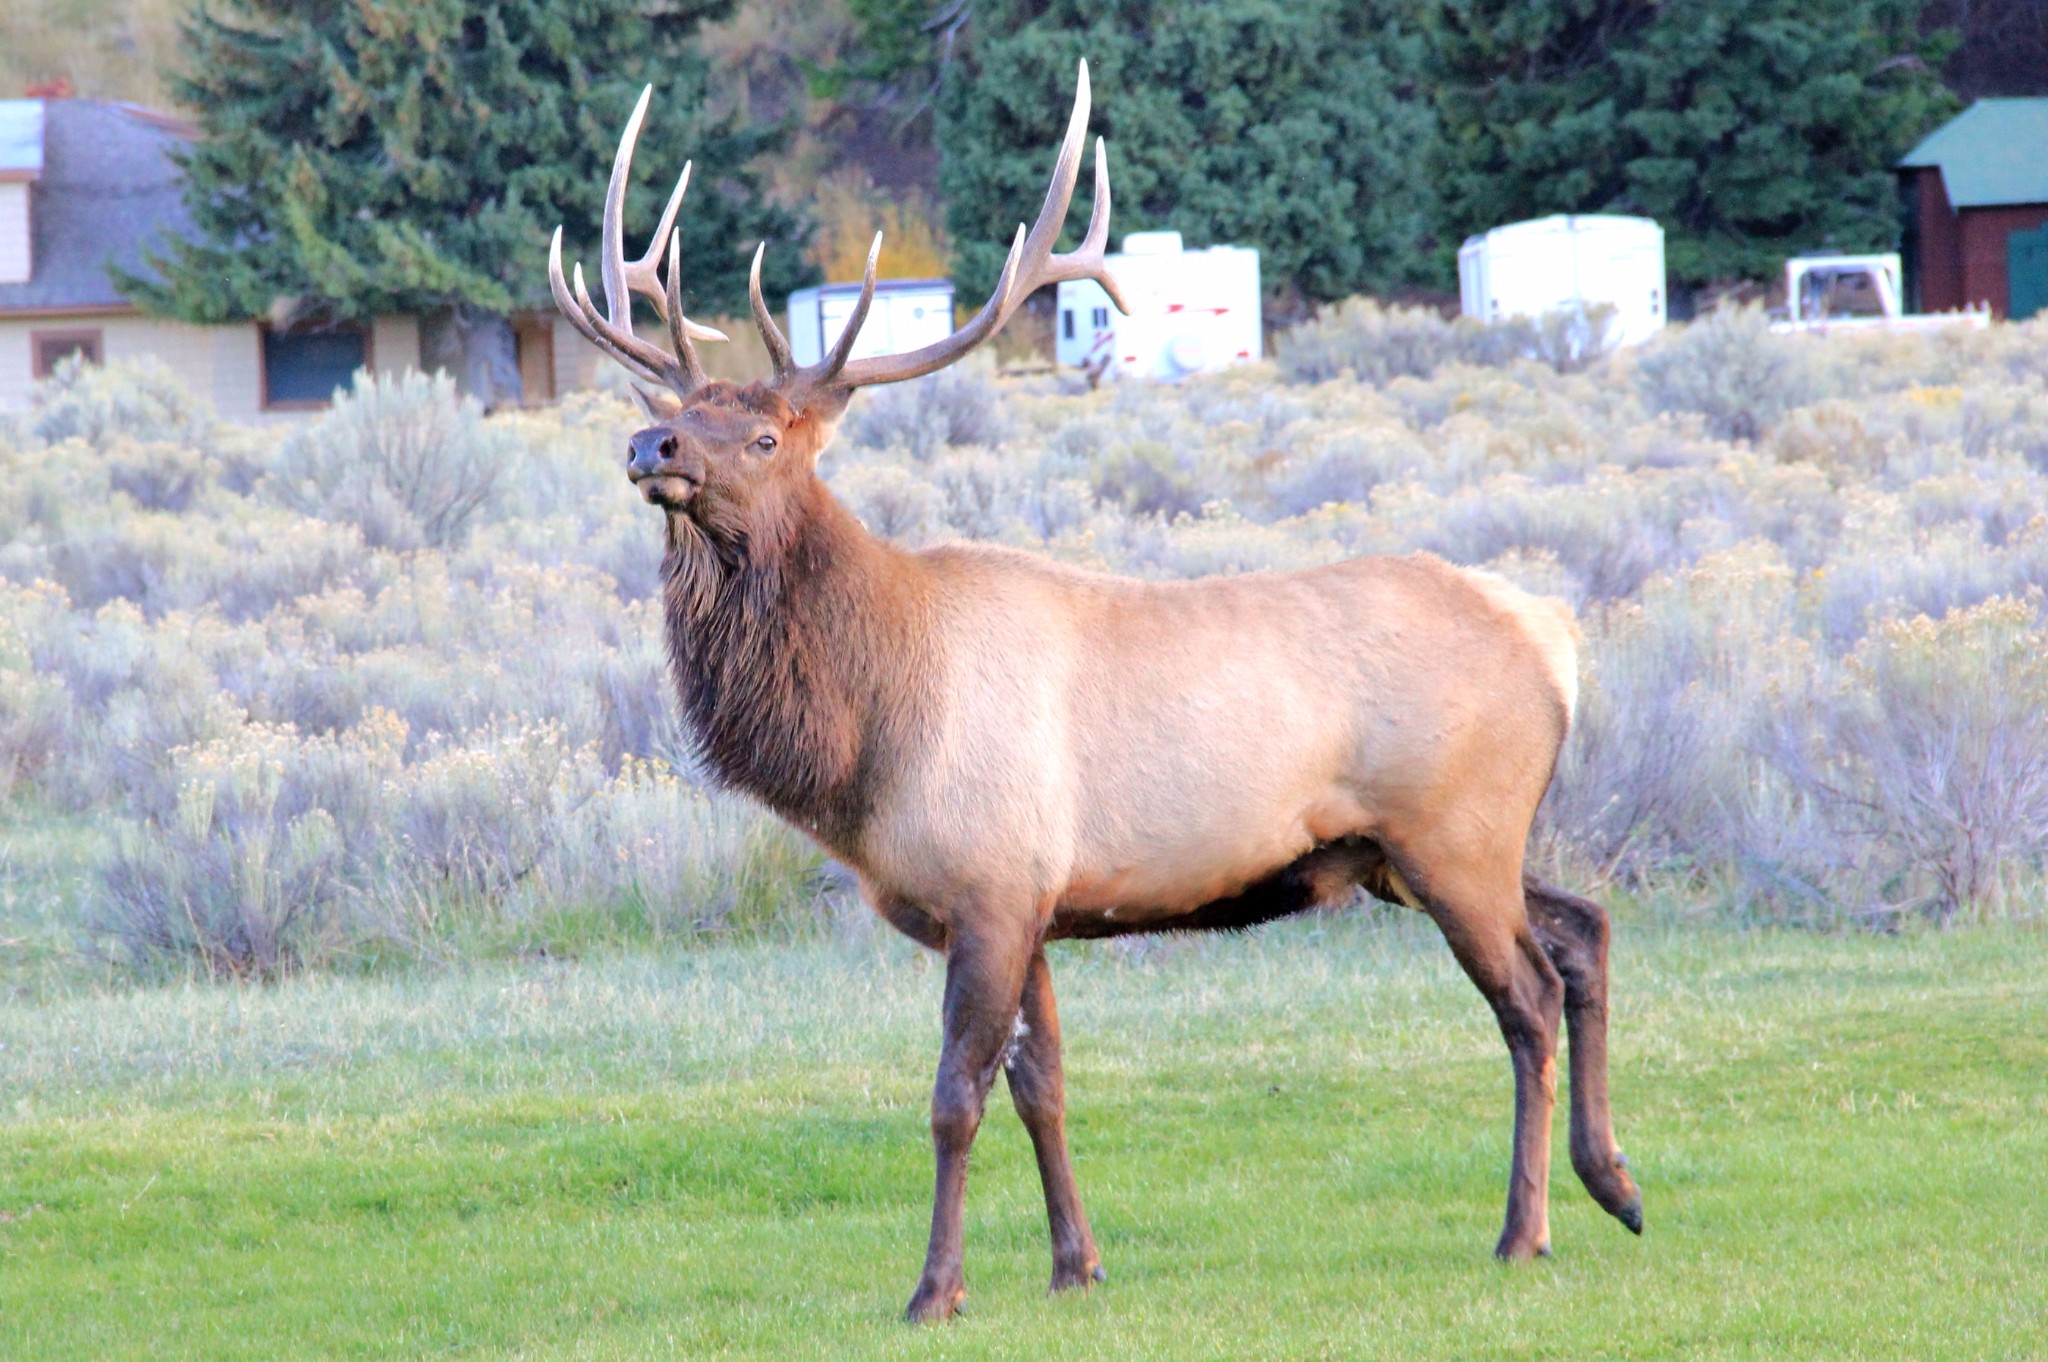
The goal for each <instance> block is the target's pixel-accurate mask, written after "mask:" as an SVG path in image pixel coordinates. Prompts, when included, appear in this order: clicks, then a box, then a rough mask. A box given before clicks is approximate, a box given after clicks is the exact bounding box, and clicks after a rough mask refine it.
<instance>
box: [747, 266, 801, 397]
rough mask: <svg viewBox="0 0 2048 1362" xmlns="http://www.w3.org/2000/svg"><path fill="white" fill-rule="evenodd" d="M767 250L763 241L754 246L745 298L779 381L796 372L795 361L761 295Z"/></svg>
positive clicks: (787, 341) (786, 338) (773, 315)
mask: <svg viewBox="0 0 2048 1362" xmlns="http://www.w3.org/2000/svg"><path fill="white" fill-rule="evenodd" d="M767 251H768V243H767V242H765V241H764V242H762V243H761V244H760V245H758V246H756V247H754V268H753V270H752V271H751V272H750V273H749V274H748V275H747V299H748V301H749V302H751V303H752V304H753V305H754V327H755V329H756V330H758V331H759V332H760V333H761V343H762V344H763V345H766V346H767V347H768V359H769V361H770V362H771V363H773V364H774V366H775V381H776V382H777V383H780V382H782V381H783V380H784V379H786V378H788V377H789V376H790V375H791V374H793V373H795V372H796V362H795V360H794V359H793V358H792V357H791V355H790V353H789V338H788V337H787V336H785V335H783V334H782V328H781V327H779V326H777V325H776V324H775V314H774V313H772V312H770V311H769V310H768V301H767V299H765V298H763V297H762V296H761V257H762V256H763V255H765V254H767Z"/></svg>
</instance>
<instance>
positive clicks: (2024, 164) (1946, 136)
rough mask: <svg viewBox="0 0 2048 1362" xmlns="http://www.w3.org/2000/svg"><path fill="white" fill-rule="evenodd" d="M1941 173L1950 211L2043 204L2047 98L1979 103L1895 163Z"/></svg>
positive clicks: (2047, 180)
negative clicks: (1954, 209)
mask: <svg viewBox="0 0 2048 1362" xmlns="http://www.w3.org/2000/svg"><path fill="white" fill-rule="evenodd" d="M1899 165H1900V166H1901V167H1902V168H1905V169H1909V170H1917V169H1920V168H1922V167H1925V166H1938V167H1940V169H1941V185H1942V188H1943V189H1945V190H1947V191H1948V201H1949V203H1950V205H1951V206H1953V207H1956V208H1991V207H1996V206H1999V205H2003V204H2014V203H2048V99H1980V100H1978V101H1977V102H1976V103H1975V104H1972V105H1971V106H1970V107H1969V108H1967V109H1965V110H1963V111H1962V112H1961V113H1959V114H1957V115H1956V116H1955V117H1954V118H1952V119H1950V120H1949V121H1948V122H1946V123H1944V124H1942V125H1941V126H1940V127H1939V128H1936V129H1935V130H1934V131H1933V132H1931V133H1929V134H1928V135H1927V136H1926V137H1925V138H1923V139H1922V140H1921V142H1920V145H1919V146H1917V147H1914V148H1913V149H1912V150H1911V151H1909V152H1907V153H1906V159H1905V160H1903V161H1900V162H1899Z"/></svg>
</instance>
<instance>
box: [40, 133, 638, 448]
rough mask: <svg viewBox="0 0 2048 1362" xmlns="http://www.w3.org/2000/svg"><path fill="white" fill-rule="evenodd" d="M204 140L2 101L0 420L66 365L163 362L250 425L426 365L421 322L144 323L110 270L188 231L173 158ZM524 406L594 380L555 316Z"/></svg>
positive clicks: (535, 333) (524, 351) (538, 329)
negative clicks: (355, 382) (363, 375)
mask: <svg viewBox="0 0 2048 1362" xmlns="http://www.w3.org/2000/svg"><path fill="white" fill-rule="evenodd" d="M196 135H197V132H196V129H194V128H192V127H191V126H190V125H189V124H186V123H184V122H181V121H180V120H178V119H176V118H172V117H170V116H168V115H165V114H160V113H155V112H152V111H150V110H148V109H142V108H138V107H136V106H135V105H132V104H115V103H108V102H103V101H99V100H85V99H13V100H0V411H7V410H19V409H21V408H24V407H26V406H27V405H28V404H29V399H30V394H31V392H32V390H33V387H34V384H35V382H36V380H37V379H40V378H43V377H45V376H47V375H48V374H49V372H50V370H51V368H52V367H54V366H55V365H56V364H57V362H58V361H60V360H62V359H63V358H64V357H65V356H67V355H74V354H75V355H82V356H83V357H84V358H85V359H87V360H88V361H90V362H92V363H95V364H99V363H106V362H108V361H110V360H119V359H127V358H136V357H141V356H149V357H153V358H155V359H157V360H159V361H161V362H162V363H163V364H165V365H167V366H168V367H169V368H170V369H171V370H172V371H173V372H174V373H176V374H178V375H179V376H180V377H181V378H182V379H183V380H184V381H185V382H186V384H187V385H189V387H190V389H191V391H192V392H193V393H195V394H197V395H199V396H202V397H204V398H206V399H207V400H208V401H210V402H211V403H212V404H213V407H214V409H215V410H216V411H218V412H219V413H220V414H221V415H222V416H223V417H226V418H228V419H231V420H238V421H254V420H265V419H275V418H279V417H288V416H291V415H294V414H302V413H305V412H308V411H318V410H320V409H322V408H324V407H326V406H327V405H328V403H329V401H330V400H331V398H332V394H333V392H334V390H335V388H336V387H338V386H345V385H346V384H347V383H348V382H349V380H350V377H351V375H353V374H354V372H355V371H356V370H357V369H358V368H370V369H373V370H376V371H379V372H390V371H397V370H404V369H408V368H416V367H418V365H419V362H420V327H419V321H418V319H417V318H414V317H403V316H395V317H379V318H377V319H376V321H375V322H374V323H371V324H369V325H366V326H359V327H328V328H321V329H317V330H310V329H309V330H280V329H277V328H273V327H271V326H268V325H266V324H264V323H261V322H245V323H239V324H236V325H229V326H191V325H187V324H185V323H183V322H173V321H163V320H159V319H157V318H153V317H147V316H144V315H143V314H142V312H141V310H140V309H139V308H137V307H136V306H135V305H134V304H132V303H130V302H129V301H128V300H127V299H126V298H125V297H123V296H122V295H121V293H120V291H119V290H118V289H117V288H116V287H115V286H114V282H113V280H112V279H111V278H110V277H109V275H108V267H109V266H110V265H119V266H121V267H123V268H125V269H128V270H130V271H133V272H137V273H141V272H143V271H144V269H145V268H146V266H145V262H144V259H143V257H144V253H145V252H146V251H148V250H152V249H161V245H162V243H163V242H164V241H165V240H166V239H168V238H171V237H175V236H177V235H179V234H181V233H184V232H186V231H188V230H190V229H189V223H188V219H187V218H186V215H185V211H184V205H183V202H182V199H181V197H180V183H179V171H178V167H177V165H176V163H175V162H173V161H172V160H171V153H172V152H173V151H174V150H176V149H177V148H178V147H179V146H180V145H181V144H182V143H183V142H185V141H186V140H188V139H190V138H192V137H194V136H196ZM514 330H515V333H516V335H517V338H518V346H519V371H520V378H521V381H522V385H523V387H524V388H525V392H526V400H527V401H528V402H546V401H550V400H552V399H553V398H554V396H555V395H556V393H558V392H561V391H565V390H567V389H570V388H577V387H584V386H587V385H589V384H591V383H592V382H594V381H595V379H596V375H597V366H598V360H599V356H598V353H597V351H596V350H595V349H593V348H592V347H591V346H589V345H587V344H586V343H585V342H584V341H583V339H582V338H581V337H580V336H578V335H576V333H575V332H574V331H573V330H571V329H570V328H569V326H568V323H567V322H566V321H563V320H561V319H560V318H558V317H557V316H555V314H554V313H552V312H548V313H535V314H532V315H530V316H521V317H518V318H515V319H514Z"/></svg>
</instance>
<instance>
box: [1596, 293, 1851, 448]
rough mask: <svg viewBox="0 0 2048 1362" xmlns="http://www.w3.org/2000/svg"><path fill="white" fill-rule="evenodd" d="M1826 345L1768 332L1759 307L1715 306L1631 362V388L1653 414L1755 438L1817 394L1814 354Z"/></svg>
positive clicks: (1819, 389)
mask: <svg viewBox="0 0 2048 1362" xmlns="http://www.w3.org/2000/svg"><path fill="white" fill-rule="evenodd" d="M1826 343H1827V342H1826V341H1825V340H1822V339H1821V338H1818V337H1811V336H1780V335H1775V334H1773V333H1772V331H1771V329H1770V323H1769V321H1768V320H1767V319H1766V318H1765V316H1764V313H1763V309H1762V308H1760V307H1755V306H1750V307H1739V308H1720V309H1717V310H1715V311H1713V312H1711V313H1709V314H1707V316H1705V317H1704V318H1702V319H1701V320H1699V321H1697V322H1694V323H1693V324H1692V325H1690V326H1683V327H1672V328H1670V329H1669V330H1667V331H1666V332H1665V334H1664V335H1663V336H1662V337H1660V338H1659V339H1658V340H1657V341H1656V342H1654V343H1653V344H1652V345H1651V346H1650V347H1649V348H1648V349H1647V350H1645V351H1644V353H1643V354H1642V356H1641V357H1640V358H1639V359H1637V361H1636V365H1635V372H1636V383H1637V387H1638V388H1639V389H1640V391H1641V392H1642V395H1643V401H1644V403H1645V404H1646V405H1648V406H1649V408H1650V410H1652V411H1655V412H1694V413H1697V414H1698V415H1700V416H1702V417H1704V418H1705V419H1706V423H1707V429H1708V430H1709V431H1710V432H1712V433H1713V434H1714V435H1717V436H1719V437H1720V438H1722V439H1724V440H1755V439H1758V438H1760V437H1761V436H1762V435H1763V434H1764V432H1765V431H1767V430H1769V429H1770V428H1771V427H1772V426H1773V425H1775V424H1777V422H1778V421H1779V420H1780V419H1781V418H1783V417H1784V416H1785V414H1786V413H1787V412H1789V411H1791V410H1792V409H1793V408H1795V407H1798V406H1801V405H1803V404H1805V403H1807V402H1811V401H1814V400H1815V399H1816V398H1818V397H1820V396H1822V386H1821V385H1822V379H1821V375H1820V372H1819V365H1818V363H1817V362H1816V357H1815V355H1814V353H1813V350H1814V346H1815V345H1816V344H1826Z"/></svg>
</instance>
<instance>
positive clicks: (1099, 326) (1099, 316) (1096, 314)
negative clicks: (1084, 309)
mask: <svg viewBox="0 0 2048 1362" xmlns="http://www.w3.org/2000/svg"><path fill="white" fill-rule="evenodd" d="M1088 320H1089V322H1090V323H1091V324H1092V325H1093V326H1094V327H1095V329H1096V330H1097V331H1103V330H1107V329H1108V327H1109V309H1108V308H1106V307H1098V308H1096V309H1095V310H1094V311H1093V312H1091V313H1089V314H1088Z"/></svg>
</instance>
